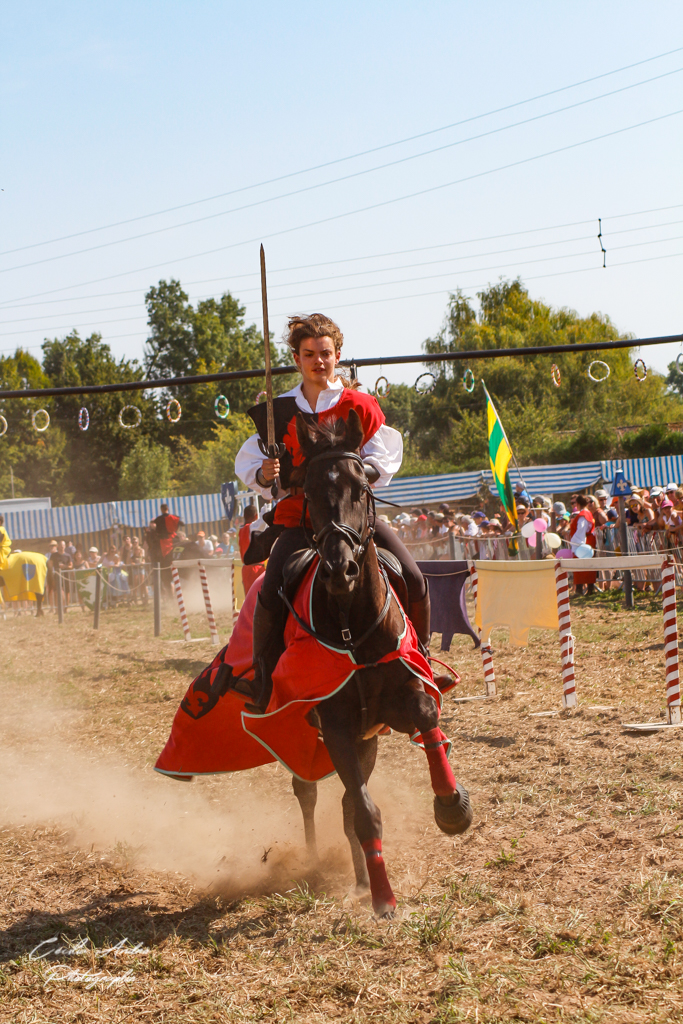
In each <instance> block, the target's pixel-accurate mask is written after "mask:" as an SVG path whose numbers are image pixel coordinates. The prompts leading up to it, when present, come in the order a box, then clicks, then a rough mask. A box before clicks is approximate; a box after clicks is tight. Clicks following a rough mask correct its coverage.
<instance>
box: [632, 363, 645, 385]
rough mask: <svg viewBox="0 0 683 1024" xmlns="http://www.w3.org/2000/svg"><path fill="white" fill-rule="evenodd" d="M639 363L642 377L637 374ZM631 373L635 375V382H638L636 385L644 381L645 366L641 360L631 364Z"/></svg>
mask: <svg viewBox="0 0 683 1024" xmlns="http://www.w3.org/2000/svg"><path fill="white" fill-rule="evenodd" d="M639 363H640V365H641V366H642V368H643V375H642V377H641V375H640V374H639V373H638V364H639ZM633 372H634V373H635V375H636V380H637V381H638V383H639V384H642V383H643V381H644V380H645V378H646V377H647V366H646V365H645V362H644V361H643V360H642V359H636V361H635V363H634V364H633Z"/></svg>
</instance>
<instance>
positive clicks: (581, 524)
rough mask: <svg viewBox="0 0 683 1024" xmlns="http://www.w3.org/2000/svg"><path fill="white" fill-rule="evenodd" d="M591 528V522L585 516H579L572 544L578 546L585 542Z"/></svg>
mask: <svg viewBox="0 0 683 1024" xmlns="http://www.w3.org/2000/svg"><path fill="white" fill-rule="evenodd" d="M589 530H590V523H589V522H588V520H587V519H586V517H585V516H581V517H580V518H579V521H578V523H577V524H576V530H575V531H574V536H573V537H572V546H573V547H575V548H577V547H578V546H579V545H580V544H583V543H584V542H585V540H586V537H587V536H588V531H589Z"/></svg>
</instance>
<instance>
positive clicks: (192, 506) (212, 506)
mask: <svg viewBox="0 0 683 1024" xmlns="http://www.w3.org/2000/svg"><path fill="white" fill-rule="evenodd" d="M114 504H115V508H116V515H117V517H118V519H117V522H118V523H120V524H121V526H136V527H138V528H140V527H144V526H149V524H150V522H151V520H152V519H154V518H155V517H156V516H158V515H159V513H160V511H161V506H162V505H163V504H165V505H168V508H169V512H171V513H172V514H173V515H174V516H178V517H179V518H180V519H181V520H182V521H183V522H184V523H186V524H187V525H188V526H190V525H192V524H193V523H215V522H218V521H219V520H221V519H224V518H225V509H224V508H223V502H222V500H221V496H220V494H192V495H189V496H187V497H185V498H153V499H151V498H150V499H148V500H146V501H117V502H115V503H114Z"/></svg>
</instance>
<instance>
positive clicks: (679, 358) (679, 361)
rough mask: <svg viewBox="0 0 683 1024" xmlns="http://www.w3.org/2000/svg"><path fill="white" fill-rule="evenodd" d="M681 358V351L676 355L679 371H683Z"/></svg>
mask: <svg viewBox="0 0 683 1024" xmlns="http://www.w3.org/2000/svg"><path fill="white" fill-rule="evenodd" d="M681 359H683V352H679V353H678V355H677V356H676V369H677V370H678V372H679V373H683V366H681Z"/></svg>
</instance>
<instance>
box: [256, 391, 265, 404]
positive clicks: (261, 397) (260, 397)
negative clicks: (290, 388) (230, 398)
mask: <svg viewBox="0 0 683 1024" xmlns="http://www.w3.org/2000/svg"><path fill="white" fill-rule="evenodd" d="M267 397H268V392H267V391H259V393H258V395H257V396H256V401H257V402H263V401H264V399H266V398H267Z"/></svg>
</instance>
